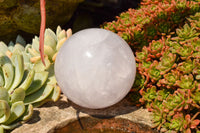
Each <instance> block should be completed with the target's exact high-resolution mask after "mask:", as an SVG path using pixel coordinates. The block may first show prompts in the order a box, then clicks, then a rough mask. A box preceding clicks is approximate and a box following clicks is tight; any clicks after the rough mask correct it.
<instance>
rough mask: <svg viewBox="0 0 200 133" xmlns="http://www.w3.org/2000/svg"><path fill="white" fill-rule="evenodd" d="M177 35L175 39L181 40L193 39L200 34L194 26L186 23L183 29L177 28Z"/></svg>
mask: <svg viewBox="0 0 200 133" xmlns="http://www.w3.org/2000/svg"><path fill="white" fill-rule="evenodd" d="M176 34H177V35H178V36H177V37H174V38H173V40H177V41H180V42H183V41H186V40H188V39H193V38H195V37H197V36H198V35H199V33H198V32H197V31H196V30H195V28H194V27H190V26H189V25H188V24H185V25H184V26H183V28H182V29H176Z"/></svg>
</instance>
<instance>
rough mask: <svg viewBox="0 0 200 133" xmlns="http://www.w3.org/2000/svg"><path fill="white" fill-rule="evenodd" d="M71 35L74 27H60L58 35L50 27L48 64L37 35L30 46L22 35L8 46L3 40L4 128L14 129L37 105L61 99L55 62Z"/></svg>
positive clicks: (0, 100)
mask: <svg viewBox="0 0 200 133" xmlns="http://www.w3.org/2000/svg"><path fill="white" fill-rule="evenodd" d="M71 34H72V32H71V29H69V30H68V31H65V30H62V29H61V27H60V26H58V28H57V31H56V34H55V33H54V32H53V31H52V30H51V29H46V31H45V38H44V40H45V45H44V50H45V52H44V53H45V64H46V66H44V65H43V63H42V61H41V58H40V53H39V38H38V37H37V36H36V37H35V38H34V39H33V41H32V44H27V45H26V42H25V40H24V39H23V38H22V37H21V36H18V37H17V39H16V42H15V43H13V42H10V43H9V45H8V46H7V45H6V44H5V43H3V42H0V65H1V67H0V94H1V95H0V131H1V130H2V131H3V129H13V128H15V127H16V126H18V125H19V124H20V123H22V122H23V121H25V120H27V119H28V118H30V117H31V114H32V112H33V107H39V106H41V105H42V104H44V103H45V102H47V101H57V100H58V99H59V96H60V92H61V91H60V88H59V86H58V85H57V81H56V78H55V75H54V61H55V58H56V55H57V52H58V50H59V49H60V47H61V46H62V44H63V43H64V41H65V40H66V39H67V38H68V37H70V36H71ZM25 45H26V46H25ZM24 46H25V47H24ZM15 114H16V115H15ZM1 119H2V121H1Z"/></svg>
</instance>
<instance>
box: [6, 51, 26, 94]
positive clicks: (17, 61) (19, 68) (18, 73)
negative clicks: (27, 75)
mask: <svg viewBox="0 0 200 133" xmlns="http://www.w3.org/2000/svg"><path fill="white" fill-rule="evenodd" d="M12 62H13V64H14V67H15V77H14V81H13V83H12V86H11V87H10V88H9V93H10V92H12V91H13V90H14V89H15V88H16V87H17V86H18V85H19V84H20V82H21V80H22V78H23V75H24V60H23V57H22V55H18V54H15V55H13V56H12Z"/></svg>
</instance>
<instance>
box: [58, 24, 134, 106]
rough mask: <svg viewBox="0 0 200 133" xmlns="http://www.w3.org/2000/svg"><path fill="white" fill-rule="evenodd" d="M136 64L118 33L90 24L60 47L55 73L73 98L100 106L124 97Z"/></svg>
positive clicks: (66, 91)
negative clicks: (88, 27)
mask: <svg viewBox="0 0 200 133" xmlns="http://www.w3.org/2000/svg"><path fill="white" fill-rule="evenodd" d="M135 74H136V64H135V58H134V55H133V52H132V50H131V48H130V47H129V45H128V44H127V43H126V42H125V41H124V40H123V39H122V38H121V37H119V36H118V35H117V34H115V33H113V32H111V31H108V30H104V29H99V28H91V29H85V30H82V31H79V32H77V33H75V34H73V35H72V36H71V37H70V38H69V39H68V40H67V41H66V42H65V43H64V44H63V46H62V47H61V49H60V51H59V52H58V55H57V57H56V61H55V75H56V79H57V82H58V85H59V86H60V88H61V90H62V92H63V93H64V94H65V95H66V96H67V98H68V99H69V100H71V101H72V102H74V103H76V104H78V105H80V106H82V107H86V108H91V109H100V108H105V107H108V106H111V105H113V104H115V103H117V102H119V101H120V100H122V99H123V98H124V97H125V96H126V95H127V93H128V92H129V91H130V89H131V87H132V85H133V82H134V79H135Z"/></svg>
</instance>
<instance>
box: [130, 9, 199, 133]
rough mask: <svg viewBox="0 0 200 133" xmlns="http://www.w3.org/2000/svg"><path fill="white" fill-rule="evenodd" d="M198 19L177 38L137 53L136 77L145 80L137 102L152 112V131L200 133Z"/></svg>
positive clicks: (192, 19)
mask: <svg viewBox="0 0 200 133" xmlns="http://www.w3.org/2000/svg"><path fill="white" fill-rule="evenodd" d="M197 16H199V13H196V14H195V15H193V16H190V17H189V18H188V20H189V21H188V23H186V24H185V25H184V26H183V27H182V28H179V29H176V36H171V35H170V36H163V37H162V38H161V39H159V40H156V41H155V40H153V41H152V42H150V43H149V46H145V47H143V48H142V51H141V52H136V61H137V66H138V68H137V70H138V74H139V75H140V76H138V77H140V78H141V79H142V80H144V79H145V82H144V83H145V84H144V85H143V86H141V87H140V88H141V89H140V94H141V96H142V97H141V99H140V102H141V103H142V104H145V105H146V107H147V108H148V110H149V111H152V112H153V119H152V121H153V123H154V127H156V128H157V129H158V130H159V131H161V132H185V133H190V132H199V131H200V128H199V124H200V115H199V114H200V102H199V101H200V97H199V96H200V52H199V50H200V49H199V48H200V42H199V40H200V38H199V35H200V30H198V27H197V28H196V25H195V24H194V20H195V22H196V23H200V19H198V18H197ZM146 64H149V65H146ZM137 86H138V85H137ZM134 87H135V85H133V90H134ZM136 89H137V90H138V87H137V88H136Z"/></svg>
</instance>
